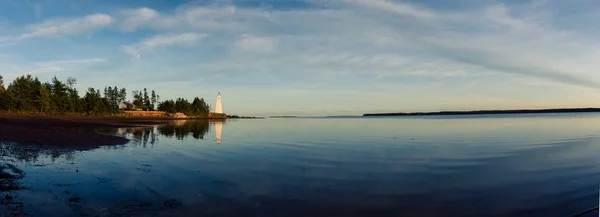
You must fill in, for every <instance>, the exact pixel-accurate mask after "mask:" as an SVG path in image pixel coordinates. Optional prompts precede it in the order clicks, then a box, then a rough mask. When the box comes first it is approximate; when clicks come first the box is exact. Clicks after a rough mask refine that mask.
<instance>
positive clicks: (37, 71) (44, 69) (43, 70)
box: [25, 66, 64, 76]
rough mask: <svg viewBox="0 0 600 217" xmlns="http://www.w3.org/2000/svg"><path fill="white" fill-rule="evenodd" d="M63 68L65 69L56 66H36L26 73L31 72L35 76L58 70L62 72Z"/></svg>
mask: <svg viewBox="0 0 600 217" xmlns="http://www.w3.org/2000/svg"><path fill="white" fill-rule="evenodd" d="M63 70H64V69H63V68H60V67H55V66H49V67H39V68H34V69H31V70H28V71H26V72H25V74H29V75H33V76H40V75H45V74H52V73H57V72H60V71H63Z"/></svg>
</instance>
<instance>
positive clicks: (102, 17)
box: [17, 13, 114, 39]
mask: <svg viewBox="0 0 600 217" xmlns="http://www.w3.org/2000/svg"><path fill="white" fill-rule="evenodd" d="M113 22H114V19H113V18H112V17H111V16H110V15H107V14H101V13H98V14H91V15H88V16H85V17H82V18H73V19H56V20H48V21H45V22H43V23H40V24H36V25H33V26H32V27H31V31H29V32H27V33H23V34H21V35H20V36H19V37H18V38H17V39H27V38H34V37H51V36H61V35H70V34H79V33H84V32H89V31H94V30H97V29H99V28H102V27H106V26H108V25H110V24H111V23H113Z"/></svg>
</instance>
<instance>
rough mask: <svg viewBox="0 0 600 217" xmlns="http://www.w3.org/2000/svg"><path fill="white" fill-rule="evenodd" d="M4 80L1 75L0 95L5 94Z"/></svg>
mask: <svg viewBox="0 0 600 217" xmlns="http://www.w3.org/2000/svg"><path fill="white" fill-rule="evenodd" d="M4 90H5V89H4V80H2V75H0V93H2V92H4Z"/></svg>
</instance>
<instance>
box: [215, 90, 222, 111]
mask: <svg viewBox="0 0 600 217" xmlns="http://www.w3.org/2000/svg"><path fill="white" fill-rule="evenodd" d="M215 113H217V114H223V104H221V92H219V93H217V107H215Z"/></svg>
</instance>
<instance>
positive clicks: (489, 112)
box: [363, 108, 600, 116]
mask: <svg viewBox="0 0 600 217" xmlns="http://www.w3.org/2000/svg"><path fill="white" fill-rule="evenodd" d="M580 112H600V108H557V109H518V110H478V111H440V112H410V113H367V114H363V116H433V115H495V114H543V113H580Z"/></svg>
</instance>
